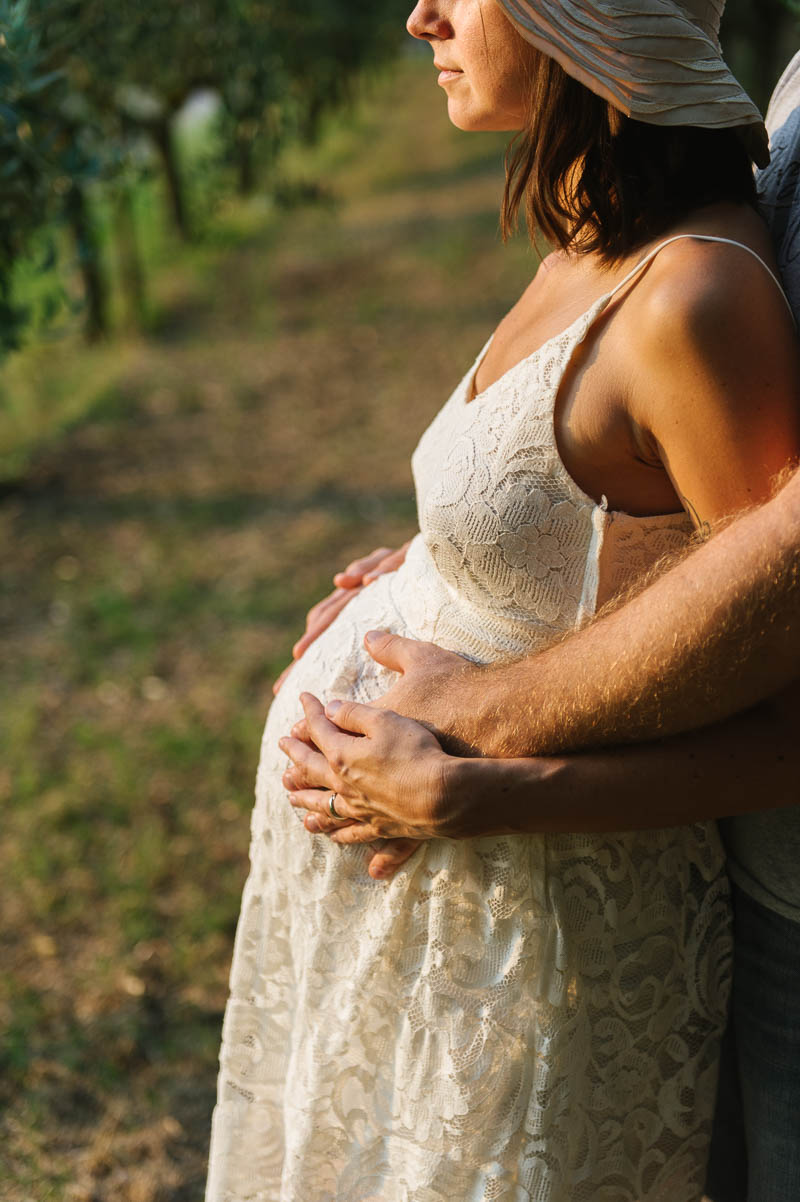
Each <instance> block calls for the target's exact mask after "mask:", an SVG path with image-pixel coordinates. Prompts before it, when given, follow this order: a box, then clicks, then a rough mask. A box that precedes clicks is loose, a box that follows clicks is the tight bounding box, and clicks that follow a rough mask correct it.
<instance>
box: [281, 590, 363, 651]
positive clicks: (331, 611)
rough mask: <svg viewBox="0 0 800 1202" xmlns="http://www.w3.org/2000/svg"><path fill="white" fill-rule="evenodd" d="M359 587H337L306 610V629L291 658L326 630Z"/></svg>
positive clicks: (305, 648) (305, 649)
mask: <svg viewBox="0 0 800 1202" xmlns="http://www.w3.org/2000/svg"><path fill="white" fill-rule="evenodd" d="M360 591H361V590H360V589H337V590H336V592H335V593H331V595H330V596H329V597H325V598H324V599H323V600H322V601H320V602H319V603H318V604H317V605H315V606H314V608H313V609H310V610H309V611H308V617H307V618H306V630H305V633H304V634H303V635H301V636H300V638H299V639H298V640H297V642H296V643H295V645H294V647H293V648H292V658H293V659H299V658H300V656H301V655H303V653H304V652H305V651H307V650H308V648H309V647H310V646H311V644H312V643H313V642H314V641H315V640H316V639H318V638H319V636H320V635H321V634H322V632H323V631H324V630H327V629H328V627H329V626H330V624H331V622H332V621H333V620H334V618H336V617H338V615H339V614H340V613H341V612H342V610H343V609H344V607H345V606H346V605H349V603H350V602H351V601H352V600H353V597H355V596H357V595H358V593H359V592H360Z"/></svg>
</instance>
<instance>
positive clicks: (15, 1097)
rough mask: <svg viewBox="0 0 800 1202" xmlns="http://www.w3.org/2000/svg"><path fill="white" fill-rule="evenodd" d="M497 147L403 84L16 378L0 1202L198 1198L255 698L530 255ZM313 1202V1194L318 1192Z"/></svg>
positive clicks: (2, 780)
mask: <svg viewBox="0 0 800 1202" xmlns="http://www.w3.org/2000/svg"><path fill="white" fill-rule="evenodd" d="M500 158H501V143H499V142H498V141H497V139H496V138H494V137H491V136H474V135H473V136H467V135H463V134H459V133H457V132H456V131H454V130H452V129H451V128H450V127H449V125H448V123H447V120H446V117H445V114H444V109H443V98H442V96H441V95H439V94H438V93H437V91H436V87H435V77H434V74H433V72H432V70H431V68H430V66H429V65H427V63H426V64H425V65H424V66H423V65H422V63H420V62H418V61H417V60H409V61H407V62H404V63H402V64H401V65H400V66H399V67H398V69H397V71H396V72H394V73H393V74H392V75H391V76H390V77H388V78H387V79H385V80H384V81H383V82H381V83H380V84H378V85H376V86H375V89H374V90H373V92H372V93H371V94H370V96H369V97H368V98H367V99H366V100H365V101H364V102H362V103H361V104H360V105H359V106H358V108H357V110H356V111H355V112H354V113H353V114H352V115H351V117H350V118H349V120H348V121H347V122H341V121H340V122H338V123H336V124H335V126H333V127H332V128H331V130H330V132H329V135H328V136H327V138H326V140H325V141H324V143H323V144H322V145H321V146H320V147H319V148H317V149H316V150H315V151H314V152H313V154H312V153H310V152H301V151H299V150H295V151H293V152H292V153H291V154H290V155H288V156H287V159H286V161H285V162H284V164H283V170H284V172H285V173H286V175H287V178H289V179H295V180H318V181H320V182H322V183H324V185H325V187H326V188H327V189H328V190H329V191H330V194H331V196H332V197H333V199H334V202H335V203H334V204H332V205H327V206H315V207H306V208H302V209H297V210H295V211H293V212H290V213H280V212H276V211H275V210H274V209H271V208H269V207H268V206H266V205H265V204H264V203H263V202H258V201H256V202H253V203H251V204H250V205H248V206H239V207H233V208H231V209H229V210H225V211H223V212H222V213H221V214H220V217H219V220H218V223H217V226H216V227H215V232H214V236H213V237H210V238H209V240H208V241H207V242H206V244H205V245H204V246H202V247H201V248H200V249H199V250H192V251H186V252H182V253H181V254H178V255H176V256H175V257H174V258H173V260H172V261H171V262H170V264H169V265H168V267H166V268H164V269H163V270H162V272H161V274H160V276H159V277H158V279H157V280H156V281H155V301H156V310H157V320H156V324H155V328H154V331H153V333H152V336H151V337H150V338H149V339H148V340H147V341H118V342H116V343H114V344H112V345H110V346H105V347H99V348H97V349H94V350H92V351H91V352H89V351H86V350H84V349H83V348H81V347H80V346H79V345H77V344H76V343H74V342H72V341H70V340H69V339H62V340H60V341H51V342H50V343H48V344H47V345H46V346H44V347H38V348H33V349H31V350H30V351H28V352H26V353H25V354H24V355H22V356H20V357H19V358H18V359H17V360H15V361H12V362H11V363H10V364H9V365H8V367H7V369H6V372H5V381H4V384H3V387H4V391H5V395H6V401H5V402H4V405H5V408H4V410H3V412H2V413H1V414H0V442H1V443H2V446H3V450H4V452H5V454H6V455H7V465H8V464H11V467H8V466H7V469H6V478H9V477H12V476H14V477H17V478H21V483H20V482H18V483H17V485H16V486H15V487H14V488H10V487H9V488H7V489H6V491H5V493H4V495H3V498H2V501H0V540H2V546H3V548H4V552H3V556H2V566H1V567H0V579H1V584H2V592H1V593H0V616H1V618H2V621H1V622H0V658H1V660H2V666H3V674H2V689H3V696H2V711H1V714H0V734H1V735H2V748H1V751H0V800H1V801H2V815H3V817H2V825H1V826H0V872H1V873H2V881H3V884H2V924H1V926H0V930H1V931H2V935H0V938H2V970H1V971H2V987H1V992H0V1026H2V1028H3V1031H4V1036H3V1040H2V1050H1V1051H0V1056H1V1060H0V1100H1V1101H2V1105H3V1116H2V1119H0V1196H2V1198H3V1200H4V1202H44V1200H45V1199H47V1200H48V1202H49V1200H53V1202H56V1200H60V1199H65V1200H69V1202H112V1200H113V1202H167V1200H169V1202H179V1200H181V1202H193V1200H195V1199H200V1198H201V1197H202V1186H203V1176H204V1168H205V1156H206V1149H207V1139H208V1123H209V1115H210V1112H211V1107H212V1103H213V1093H214V1080H215V1066H216V1053H217V1046H218V1038H219V1030H220V1022H221V1016H222V1009H223V1005H224V1000H225V995H226V978H227V972H228V965H229V958H230V953H231V948H232V939H233V933H234V927H235V922H236V916H237V909H238V899H239V892H240V890H241V886H242V883H243V880H244V877H245V873H246V869H247V861H246V849H247V841H248V811H249V807H250V800H251V795H252V782H253V777H254V770H255V764H256V758H257V749H258V740H259V735H260V729H261V726H262V723H263V719H264V714H265V711H266V709H267V706H268V704H269V700H270V685H271V681H272V679H273V678H274V676H275V675H276V674H277V672H278V671H279V670H280V668H281V667H282V666H283V665H284V662H285V661H286V659H287V657H288V651H289V647H290V646H291V643H292V642H293V640H294V638H296V636H297V634H298V632H299V631H300V629H301V628H302V624H303V617H304V614H305V611H306V609H307V608H308V607H309V605H310V604H311V603H313V601H314V600H316V599H317V598H318V597H319V596H320V595H321V594H323V593H324V592H327V591H328V588H329V584H328V582H329V579H330V576H331V574H332V573H333V572H334V571H335V570H336V569H337V568H339V567H341V566H343V565H344V564H345V563H346V562H347V561H348V559H350V558H351V557H352V556H353V555H354V554H355V553H357V552H363V551H366V550H370V549H371V548H372V547H373V546H376V545H379V544H380V543H387V544H390V545H391V544H394V543H397V542H399V541H401V540H404V539H405V538H407V537H408V535H409V533H410V532H412V531H413V529H414V524H415V519H414V504H413V497H412V490H411V479H410V473H409V468H408V458H409V454H410V452H411V450H412V449H413V446H414V443H415V442H416V439H417V437H418V435H419V433H420V432H421V431H422V429H423V428H424V427H425V425H426V423H427V422H428V420H429V419H430V417H431V416H432V415H433V413H434V412H435V410H436V408H437V407H438V405H439V404H440V403H441V402H442V401H443V400H444V398H445V397H446V396H447V394H448V393H449V391H450V390H451V389H452V387H453V386H454V385H455V383H456V381H457V380H458V378H459V377H460V375H461V374H462V373H463V371H464V370H465V369H466V367H467V365H468V363H469V362H470V361H471V359H472V358H473V356H474V355H475V354H476V352H477V350H478V349H479V347H480V346H481V344H482V343H483V341H484V340H485V338H486V336H487V335H488V333H489V332H490V330H491V328H492V326H493V324H494V323H495V322H496V320H497V318H498V317H499V316H500V315H501V313H502V312H503V310H504V309H505V308H506V307H507V306H508V304H509V302H510V301H511V300H512V299H513V298H514V297H515V295H516V294H517V293H518V292H519V291H520V289H521V287H522V285H523V283H524V281H525V280H526V279H527V278H528V277H529V275H530V274H531V272H532V271H533V269H534V267H535V259H534V258H533V257H532V255H531V253H530V251H529V250H528V249H527V247H526V246H525V243H524V240H523V239H520V240H518V242H517V243H515V244H514V245H512V246H510V247H508V248H506V249H505V250H503V249H502V248H501V246H500V242H499V238H498V235H497V202H498V198H499V193H500V188H501V178H502V173H501V167H500ZM309 1202H313V1200H312V1199H309Z"/></svg>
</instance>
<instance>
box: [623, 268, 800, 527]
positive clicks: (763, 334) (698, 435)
mask: <svg viewBox="0 0 800 1202" xmlns="http://www.w3.org/2000/svg"><path fill="white" fill-rule="evenodd" d="M692 250H693V259H692V263H691V265H692V268H693V269H692V270H689V271H684V272H683V273H677V272H676V271H675V270H674V266H675V265H674V264H673V265H671V266H672V270H670V271H669V273H668V274H667V273H665V272H661V273H659V276H658V278H656V279H654V280H653V282H652V286H651V287H650V288H649V289H647V295H646V297H645V298H644V303H643V305H642V311H643V319H642V328H641V337H640V338H637V347H636V360H637V372H636V376H635V379H636V381H637V383H636V385H635V391H636V395H637V397H638V398H639V399H638V402H637V410H638V412H637V413H636V414H635V417H636V420H637V422H638V424H639V425H640V426H642V427H644V429H645V430H647V432H648V433H649V434H650V436H651V438H652V440H653V441H654V442H655V444H656V446H657V448H658V451H659V455H660V457H661V459H662V462H663V464H664V466H665V468H666V470H667V471H668V473H669V475H670V477H671V479H672V482H673V485H674V487H675V489H676V491H677V492H678V495H679V496H680V497H681V500H682V502H683V503H684V506H685V508H686V509H687V511H688V512H689V513H690V515H691V516H692V518H693V519H694V520H695V521H696V522H697V524H698V525H700V526H704V525H705V524H706V523H714V522H716V521H718V520H719V519H721V518H723V517H725V516H728V515H730V514H731V513H735V512H736V511H737V510H741V509H743V508H745V507H747V506H749V505H753V504H756V503H758V502H760V501H763V500H765V499H766V498H767V497H768V496H769V495H770V493H771V491H772V488H773V486H774V480H775V477H776V476H777V475H778V474H779V473H780V472H781V471H782V470H783V469H784V468H785V467H786V466H787V464H789V463H792V462H796V461H797V460H798V459H799V458H800V349H799V348H798V340H797V333H796V330H795V327H794V325H793V323H792V320H791V317H790V315H789V312H788V309H787V307H786V303H785V301H784V299H783V297H782V296H781V293H780V292H779V291H778V288H777V286H776V284H775V282H774V281H773V280H772V279H771V277H770V276H769V274H768V273H767V272H766V271H765V269H764V267H763V266H762V265H761V264H760V263H758V262H756V260H755V259H754V258H753V257H752V256H751V255H748V254H747V252H746V251H744V250H735V249H733V248H727V247H725V248H722V247H718V246H716V245H715V246H713V247H707V246H702V247H698V246H697V244H695V245H694V247H693V248H692Z"/></svg>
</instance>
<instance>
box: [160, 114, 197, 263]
mask: <svg viewBox="0 0 800 1202" xmlns="http://www.w3.org/2000/svg"><path fill="white" fill-rule="evenodd" d="M152 134H153V138H154V140H155V144H156V146H157V148H158V152H159V154H160V155H161V162H162V164H163V167H164V177H165V179H166V181H167V195H168V197H169V205H170V210H171V213H172V220H173V222H174V223H175V228H176V229H177V231H178V233H179V234H180V236H181V237H182V238H185V239H186V240H187V242H188V241H189V240H190V238H191V229H190V226H189V218H188V215H187V211H186V198H185V194H184V188H183V177H182V175H181V167H180V163H179V161H178V155H177V152H176V150H175V140H174V138H173V136H172V122H171V121H170V118H169V117H164V118H163V119H162V120H161V121H158V122H156V123H155V124H154V125H153V127H152Z"/></svg>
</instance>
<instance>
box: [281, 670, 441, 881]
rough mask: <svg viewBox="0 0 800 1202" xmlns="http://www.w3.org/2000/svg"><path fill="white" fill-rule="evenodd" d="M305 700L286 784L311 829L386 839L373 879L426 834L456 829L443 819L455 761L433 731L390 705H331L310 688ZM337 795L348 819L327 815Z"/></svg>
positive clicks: (290, 742) (288, 744)
mask: <svg viewBox="0 0 800 1202" xmlns="http://www.w3.org/2000/svg"><path fill="white" fill-rule="evenodd" d="M301 701H302V704H303V710H304V712H305V721H304V722H303V723H300V724H298V727H295V729H294V730H293V732H292V737H290V738H284V739H281V740H280V747H281V749H282V750H283V751H284V752H285V753H286V754H287V755H288V756H289V758H290V759H291V760H292V765H293V766H292V767H291V768H290V769H289V770H288V771H287V772H286V773H285V775H284V778H283V783H284V785H285V787H286V788H287V789H288V790H289V793H290V800H291V803H292V805H293V806H295V807H296V808H298V809H304V810H306V811H307V816H306V818H305V826H306V829H307V830H309V831H311V832H312V833H314V834H327V835H330V837H331V839H332V840H333V841H334V842H335V843H340V844H346V843H373V842H374V841H375V840H376V839H388V840H389V841H390V842H389V843H387V844H384V845H382V846H380V847H379V848H376V849H375V852H376V854H375V856H374V857H373V859H372V861H371V863H370V866H369V872H370V875H371V876H373V877H386V876H391V875H392V874H393V873H394V872H395V871H396V870H397V868H398V867H399V866H400V864H401V863H403V861H404V860H407V859H408V857H409V856H410V855H411V854H412V852H413V851H415V850H416V848H417V847H418V846H419V843H420V841H421V840H422V839H428V838H434V837H442V836H447V835H450V834H452V833H453V832H452V831H451V830H450V829H449V823H448V820H447V817H446V815H447V805H446V799H447V787H446V780H447V768H448V765H449V764H451V763H453V760H452V758H451V757H450V756H447V755H445V753H444V752H443V751H442V749H441V747H440V745H439V742H438V740H437V739H436V737H435V736H434V735H432V734H431V732H430V731H429V730H427V729H426V728H425V727H424V726H420V725H419V724H418V723H416V722H412V721H411V720H410V719H408V718H401V717H400V716H399V715H398V714H395V713H393V712H392V711H391V710H378V709H374V708H373V707H372V706H369V705H359V704H358V703H356V702H351V701H342V702H332V703H331V704H330V705H329V706H328V707H327V711H326V710H324V709H323V707H322V705H321V704H320V702H319V701H318V700H317V698H316V697H313V696H312V695H311V694H310V693H304V694H303V695H302V697H301ZM331 719H334V721H331ZM300 733H302V734H303V735H304V736H306V735H307V739H308V741H306V740H305V737H304V738H298V737H297V735H298V734H300ZM386 780H389V781H390V782H391V793H389V792H387V790H386V787H385V781H386ZM332 793H336V794H337V797H336V803H335V804H336V810H337V812H338V813H339V814H340V815H341V816H342V818H343V819H346V820H347V821H346V822H336V821H335V819H334V818H333V817H332V815H331V813H330V810H329V807H328V802H329V799H330V796H331V794H332Z"/></svg>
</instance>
